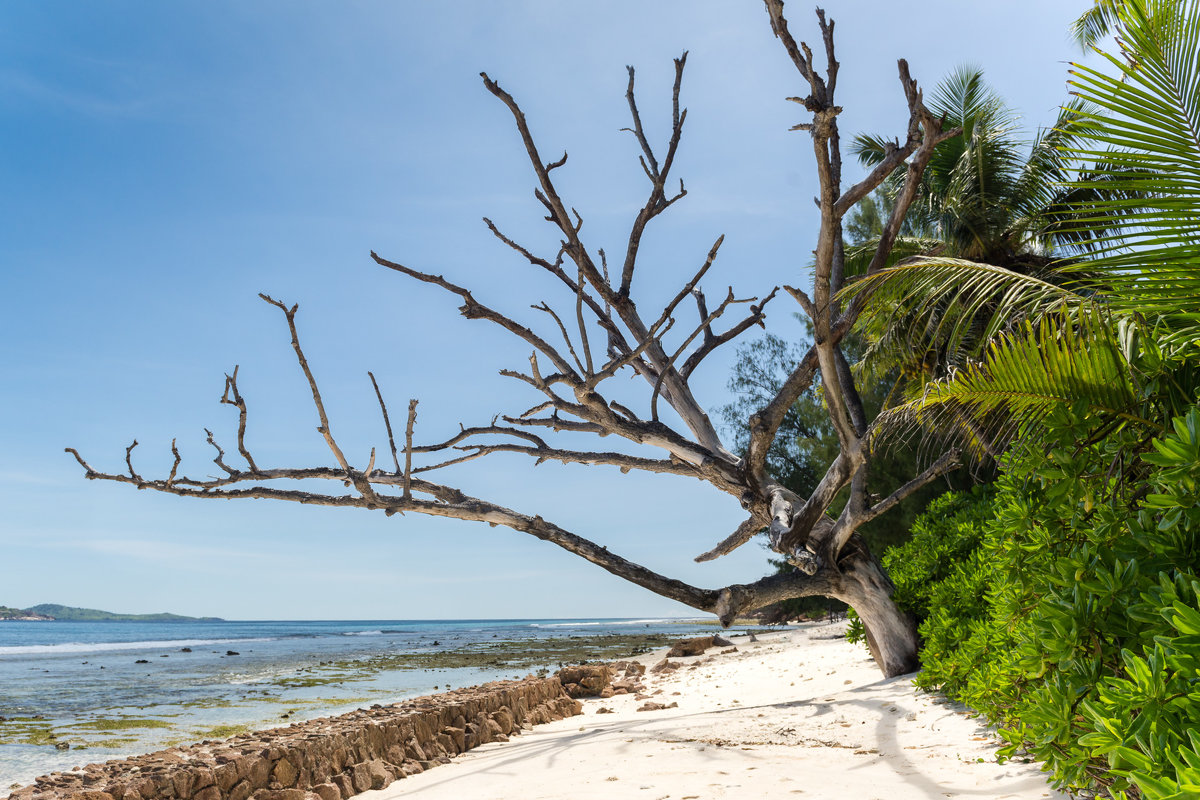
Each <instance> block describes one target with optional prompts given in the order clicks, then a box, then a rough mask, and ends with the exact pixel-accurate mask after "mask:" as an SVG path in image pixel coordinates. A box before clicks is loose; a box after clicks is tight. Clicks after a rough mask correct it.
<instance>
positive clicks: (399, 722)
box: [9, 677, 581, 800]
mask: <svg viewBox="0 0 1200 800" xmlns="http://www.w3.org/2000/svg"><path fill="white" fill-rule="evenodd" d="M580 710H581V707H580V704H579V702H578V701H577V700H574V699H573V698H571V697H569V696H568V695H567V694H566V692H564V690H563V687H562V684H561V683H560V682H559V680H558V678H557V677H549V678H533V677H530V678H525V679H524V680H518V681H497V682H494V683H486V684H483V685H482V686H473V687H470V688H467V689H458V690H455V691H450V692H446V693H443V694H439V695H433V696H429V697H419V698H416V699H413V700H406V701H404V702H402V703H396V704H395V705H389V706H373V707H371V708H370V709H363V710H361V711H355V712H352V713H350V714H345V715H342V716H339V717H325V718H322V719H314V720H310V721H308V722H300V723H295V724H293V725H290V726H288V727H286V728H274V729H271V730H266V731H258V732H256V733H248V734H242V735H240V736H235V737H233V738H232V739H228V740H225V741H220V742H217V741H205V742H201V743H199V744H194V745H189V746H186V747H172V748H170V749H167V750H162V751H159V752H157V753H150V754H149V755H144V756H135V757H132V758H126V759H123V760H119V761H108V762H106V763H103V764H88V765H87V766H86V767H82V768H77V769H75V770H72V771H71V772H60V773H55V774H53V775H46V776H43V777H41V778H38V779H36V780H35V781H34V783H33V784H32V785H30V786H26V787H23V788H21V789H18V790H17V791H16V792H14V793H13V794H11V795H9V800H68V799H71V800H344V798H348V797H351V796H353V795H355V794H358V793H359V792H364V791H367V790H368V789H382V788H383V787H385V786H387V785H388V784H390V783H392V782H393V781H395V780H397V779H399V778H405V777H408V776H409V775H413V774H416V773H419V772H423V771H424V770H426V769H429V768H430V767H433V766H436V765H437V764H439V763H447V762H448V761H449V760H450V758H451V757H453V756H455V755H457V754H459V753H462V752H464V751H466V750H470V749H471V748H473V747H476V746H478V745H481V744H484V743H486V742H494V741H507V740H508V737H509V736H510V735H513V734H515V733H518V732H519V731H520V730H521V728H522V727H528V726H530V725H536V724H539V723H543V722H551V721H553V720H557V719H562V718H564V717H569V716H572V715H574V714H578V713H580Z"/></svg>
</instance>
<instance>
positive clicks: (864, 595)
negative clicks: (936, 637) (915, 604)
mask: <svg viewBox="0 0 1200 800" xmlns="http://www.w3.org/2000/svg"><path fill="white" fill-rule="evenodd" d="M839 566H840V567H841V572H842V574H841V580H839V581H838V590H837V592H836V593H835V597H837V599H838V600H841V601H842V602H843V603H845V604H846V605H848V606H850V607H851V608H853V609H854V611H855V613H857V614H858V616H859V618H860V619H861V620H862V622H863V627H864V628H866V634H867V646H868V647H869V648H870V650H871V656H872V657H873V658H874V659H875V663H876V664H878V665H879V668H880V670H882V671H883V674H884V676H885V677H888V678H894V677H896V676H897V675H904V674H906V673H909V672H914V671H915V670H917V669H918V668H919V667H920V661H919V659H918V656H917V652H918V647H917V627H916V624H915V623H914V621H913V619H912V617H911V615H909V614H906V613H904V612H903V611H901V610H900V608H899V607H898V606H897V605H896V603H895V601H893V600H892V592H894V591H895V586H893V585H892V582H891V581H890V580H889V579H888V576H887V574H886V573H885V572H884V571H883V568H882V567H881V566H880V565H879V562H878V561H877V560H876V559H875V557H874V556H872V555H871V553H870V551H868V550H867V549H866V548H865V547H855V546H854V543H853V542H852V543H851V544H850V545H849V546H848V547H847V548H846V550H845V551H843V556H842V559H841V561H840V562H839Z"/></svg>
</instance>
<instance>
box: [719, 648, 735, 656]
mask: <svg viewBox="0 0 1200 800" xmlns="http://www.w3.org/2000/svg"><path fill="white" fill-rule="evenodd" d="M737 651H738V649H737V648H736V647H731V648H729V649H728V650H722V651H721V655H723V656H727V655H729V654H730V653H736V652H737Z"/></svg>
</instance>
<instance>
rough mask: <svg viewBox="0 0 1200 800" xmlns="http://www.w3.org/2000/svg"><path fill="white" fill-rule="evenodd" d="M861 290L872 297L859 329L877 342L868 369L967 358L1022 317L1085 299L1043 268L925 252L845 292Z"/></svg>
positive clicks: (865, 366)
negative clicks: (1028, 270) (1034, 270)
mask: <svg viewBox="0 0 1200 800" xmlns="http://www.w3.org/2000/svg"><path fill="white" fill-rule="evenodd" d="M856 296H863V297H864V299H866V300H867V303H866V306H865V310H864V311H863V313H862V315H861V316H860V317H859V329H860V330H861V331H863V332H864V333H865V334H866V335H867V338H868V340H869V341H870V342H871V346H870V347H869V348H868V350H867V352H866V354H865V355H864V358H863V361H862V362H861V366H860V370H862V371H864V372H865V373H866V374H868V375H878V374H882V373H885V372H887V371H888V370H889V369H890V368H891V367H892V366H894V365H896V364H900V365H901V366H902V368H903V366H904V365H905V364H907V363H910V362H912V361H913V359H914V358H915V359H916V361H917V362H927V361H929V360H930V359H931V358H932V360H933V361H936V362H938V363H941V364H946V363H949V364H953V363H955V362H962V361H964V360H965V359H967V358H968V357H970V356H972V355H973V354H974V353H976V352H978V348H979V347H980V346H981V345H982V344H983V343H985V342H987V341H988V340H990V339H991V338H993V337H994V336H995V335H996V334H997V333H999V332H1000V331H1001V330H1002V329H1003V328H1004V327H1005V326H1007V325H1009V324H1011V323H1012V322H1013V321H1014V320H1017V319H1021V318H1025V317H1029V316H1038V315H1042V314H1046V313H1051V312H1054V311H1059V310H1062V309H1066V308H1072V307H1077V306H1079V305H1080V304H1081V303H1083V302H1085V297H1084V296H1083V295H1081V294H1079V293H1078V292H1077V291H1075V290H1073V289H1072V288H1070V287H1068V286H1060V285H1056V284H1055V283H1052V282H1050V281H1048V280H1046V279H1045V278H1044V277H1041V276H1038V275H1034V274H1025V273H1021V272H1016V271H1014V270H1009V269H1005V268H1003V267H997V266H993V265H991V264H982V263H979V262H976V261H967V260H964V259H952V258H937V257H921V256H918V257H913V258H909V259H906V260H904V261H902V262H900V263H898V264H896V265H894V266H892V267H889V268H887V269H884V270H881V271H879V272H876V273H874V274H872V275H869V276H867V277H865V278H863V279H861V280H858V281H854V282H853V283H851V284H850V285H849V286H847V287H846V289H844V290H843V291H842V293H841V295H840V296H839V297H840V299H843V300H849V299H850V298H853V297H856ZM908 377H910V378H922V377H923V378H928V377H932V375H931V374H928V373H927V374H925V375H924V376H919V375H916V374H910V375H909V376H908ZM922 382H923V379H921V380H918V383H922Z"/></svg>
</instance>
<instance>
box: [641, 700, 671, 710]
mask: <svg viewBox="0 0 1200 800" xmlns="http://www.w3.org/2000/svg"><path fill="white" fill-rule="evenodd" d="M664 708H679V703H671V704H670V705H663V704H662V703H655V702H654V701H653V700H651V701H650V702H648V703H643V704H642V705H640V706H638V711H662V710H663V709H664Z"/></svg>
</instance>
